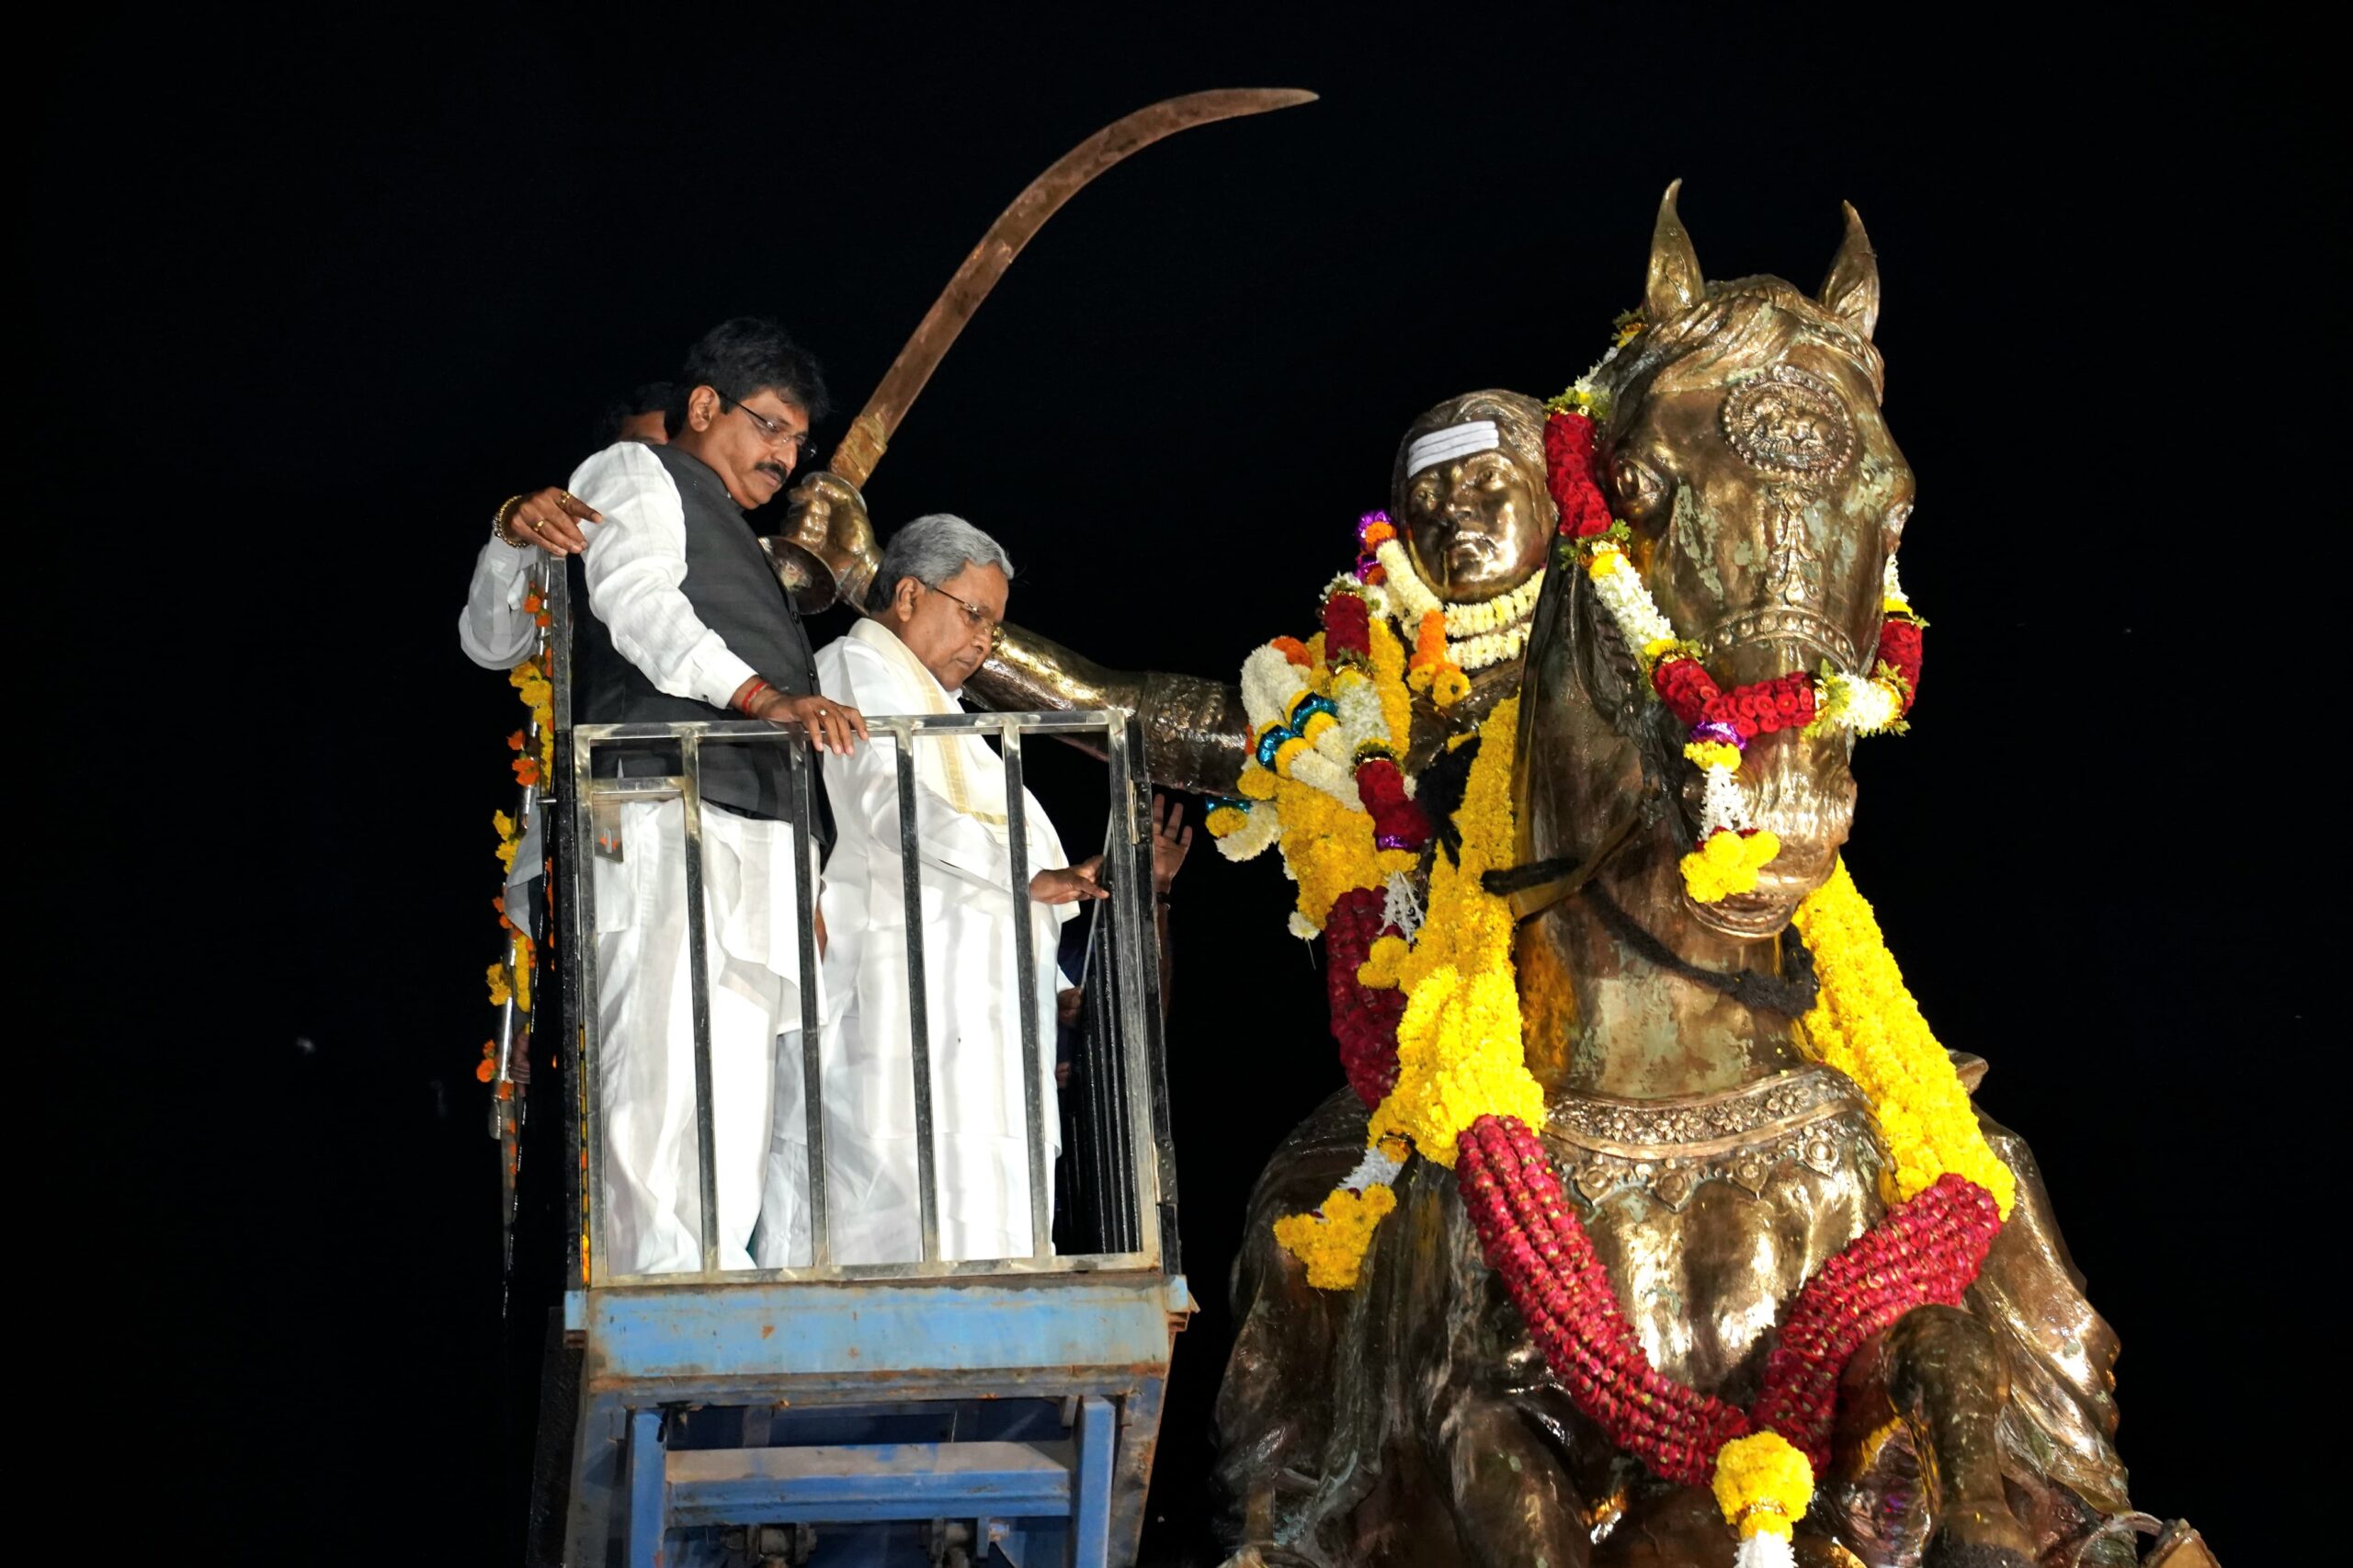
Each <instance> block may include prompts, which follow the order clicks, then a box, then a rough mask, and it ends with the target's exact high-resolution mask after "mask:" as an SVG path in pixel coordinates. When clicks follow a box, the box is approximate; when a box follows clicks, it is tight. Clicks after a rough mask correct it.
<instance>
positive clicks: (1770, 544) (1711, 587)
mask: <svg viewBox="0 0 2353 1568" xmlns="http://www.w3.org/2000/svg"><path fill="white" fill-rule="evenodd" d="M1678 183H1679V182H1678ZM1676 188H1677V187H1674V186H1670V187H1668V188H1667V193H1666V199H1665V201H1664V202H1663V203H1661V205H1660V209H1659V216H1658V226H1657V229H1656V232H1655V233H1654V238H1653V241H1652V247H1651V259H1650V278H1649V284H1648V288H1647V290H1646V292H1645V297H1644V301H1643V330H1642V331H1641V333H1640V334H1639V335H1637V336H1635V337H1634V338H1633V339H1632V340H1631V342H1630V343H1628V344H1627V345H1626V347H1624V348H1623V349H1621V350H1620V352H1619V354H1618V355H1617V356H1616V357H1615V358H1613V359H1612V360H1611V361H1610V362H1609V363H1608V365H1607V366H1605V367H1604V369H1602V371H1601V372H1600V374H1599V376H1598V377H1597V380H1598V381H1599V383H1600V385H1601V387H1602V390H1603V391H1604V392H1606V393H1607V395H1608V417H1607V422H1606V430H1605V433H1604V437H1603V444H1602V447H1601V450H1600V456H1599V460H1600V462H1601V465H1602V470H1601V481H1602V484H1603V488H1604V491H1605V492H1606V493H1607V494H1608V496H1609V498H1610V501H1611V504H1612V507H1613V509H1614V511H1615V512H1616V514H1617V515H1618V516H1619V517H1621V518H1623V519H1624V520H1625V521H1626V522H1627V523H1628V524H1629V525H1630V526H1631V528H1632V529H1633V531H1634V540H1633V542H1632V544H1631V548H1630V551H1629V553H1630V555H1631V558H1632V559H1633V560H1634V561H1635V562H1637V563H1638V564H1639V566H1640V568H1641V570H1642V573H1643V580H1644V581H1645V583H1646V584H1647V585H1648V586H1649V588H1650V591H1651V595H1652V597H1653V598H1654V600H1655V601H1656V603H1657V605H1658V607H1659V608H1660V610H1661V611H1663V612H1664V613H1665V616H1666V618H1667V619H1669V620H1670V621H1672V622H1673V623H1674V626H1675V630H1676V632H1677V635H1679V636H1681V637H1683V638H1686V639H1688V640H1689V641H1691V642H1696V643H1698V644H1699V648H1700V649H1701V653H1700V659H1701V662H1702V663H1703V664H1704V665H1706V667H1707V669H1708V671H1709V673H1710V674H1711V676H1714V678H1715V680H1716V682H1717V683H1718V685H1719V686H1721V687H1722V688H1723V689H1724V690H1726V691H1730V690H1732V689H1733V688H1734V687H1740V686H1745V685H1747V684H1748V683H1751V682H1755V681H1762V680H1768V679H1771V678H1773V677H1775V676H1783V675H1789V674H1793V673H1796V672H1799V671H1813V670H1816V669H1818V668H1819V667H1820V666H1821V665H1822V664H1823V662H1824V661H1825V660H1827V661H1829V662H1830V663H1832V664H1834V665H1837V666H1838V667H1839V668H1840V669H1842V670H1847V671H1856V672H1859V673H1867V672H1868V669H1869V667H1870V666H1869V664H1868V662H1867V661H1869V660H1870V657H1871V655H1872V650H1873V649H1874V648H1875V647H1876V646H1877V643H1878V640H1879V629H1880V619H1881V573H1882V570H1883V567H1884V564H1885V562H1886V560H1887V557H1888V554H1889V552H1890V551H1893V549H1894V548H1895V542H1896V539H1897V536H1898V535H1899V534H1900V532H1901V531H1902V529H1903V526H1904V517H1905V515H1906V514H1907V513H1908V512H1909V511H1910V509H1911V505H1912V471H1911V469H1910V468H1909V466H1908V465H1906V464H1905V462H1904V456H1903V454H1902V453H1901V452H1900V451H1899V450H1897V449H1896V445H1895V441H1894V438H1893V437H1892V436H1890V435H1889V433H1888V429H1887V424H1886V421H1885V420H1884V419H1883V418H1882V417H1881V413H1880V393H1881V366H1880V358H1879V354H1878V351H1877V350H1876V349H1874V348H1873V347H1871V343H1870V333H1871V327H1872V325H1873V324H1874V322H1875V321H1876V319H1877V316H1878V313H1879V271H1878V267H1877V264H1876V262H1875V260H1874V259H1873V257H1872V255H1871V249H1870V240H1869V239H1868V237H1867V236H1866V235H1865V234H1864V233H1863V226H1862V223H1861V221H1860V220H1859V219H1858V218H1857V217H1856V216H1855V212H1854V209H1852V208H1851V207H1850V208H1848V209H1847V235H1846V240H1845V243H1844V244H1842V245H1841V246H1840V247H1839V251H1838V255H1837V258H1836V261H1835V262H1833V264H1832V266H1831V268H1830V276H1829V279H1828V281H1827V282H1825V283H1824V286H1823V289H1822V291H1821V293H1820V294H1819V295H1818V296H1816V297H1814V298H1808V297H1807V296H1806V295H1804V294H1803V293H1802V292H1801V291H1799V290H1797V289H1795V288H1793V287H1791V286H1790V284H1788V283H1785V282H1783V281H1782V280H1781V279H1779V278H1739V279H1735V280H1733V281H1731V282H1717V283H1710V282H1707V281H1705V280H1704V279H1703V278H1702V277H1701V274H1700V271H1699V260H1698V258H1697V256H1695V255H1694V254H1693V251H1692V247H1691V241H1690V237H1689V236H1688V234H1687V233H1685V232H1684V229H1683V225H1682V223H1681V222H1680V221H1679V220H1678V219H1677V215H1676V210H1675V198H1676ZM1578 597H1579V598H1580V599H1582V601H1583V602H1582V603H1580V604H1577V605H1575V606H1573V607H1570V608H1569V613H1570V615H1571V617H1572V618H1573V619H1574V620H1576V621H1579V622H1590V621H1592V620H1594V619H1607V617H1606V616H1601V615H1599V614H1598V611H1597V607H1596V606H1595V605H1594V603H1593V601H1592V599H1591V596H1590V594H1589V592H1587V591H1585V590H1582V589H1580V591H1579V595H1578ZM1556 624H1557V623H1556ZM1582 640H1583V641H1586V643H1587V647H1588V651H1589V653H1590V654H1591V657H1589V658H1587V659H1585V660H1582V661H1577V662H1579V663H1582V664H1583V665H1585V666H1586V667H1585V668H1584V669H1583V670H1582V671H1579V672H1576V673H1574V674H1572V675H1571V676H1570V678H1571V680H1572V681H1573V682H1574V684H1578V685H1583V686H1586V687H1587V689H1588V691H1589V692H1591V693H1593V694H1594V695H1597V696H1599V697H1601V698H1602V699H1603V701H1604V704H1605V706H1606V707H1607V708H1609V709H1614V710H1615V719H1616V722H1617V726H1618V728H1619V731H1620V734H1621V735H1624V734H1628V733H1629V732H1630V731H1631V732H1633V733H1632V734H1631V738H1633V739H1635V740H1636V741H1637V743H1638V749H1639V750H1640V751H1642V752H1644V753H1647V754H1648V756H1647V758H1646V762H1647V767H1646V771H1647V773H1648V774H1649V776H1650V778H1652V779H1654V780H1660V779H1664V780H1665V781H1668V783H1669V785H1670V793H1671V794H1673V795H1675V796H1676V797H1677V801H1676V805H1677V809H1678V810H1677V814H1679V815H1680V816H1681V817H1682V818H1683V819H1684V820H1683V823H1682V826H1683V827H1684V828H1685V829H1686V830H1688V828H1689V827H1690V825H1691V824H1692V823H1693V822H1695V821H1696V820H1697V811H1698V806H1699V791H1700V777H1699V771H1698V770H1697V769H1696V768H1694V767H1691V766H1689V765H1688V764H1687V763H1685V762H1683V761H1682V759H1681V756H1680V747H1681V738H1682V737H1681V733H1680V730H1679V727H1678V726H1677V725H1676V724H1675V722H1674V721H1673V720H1672V718H1671V717H1669V716H1668V715H1666V714H1665V712H1664V711H1663V710H1662V709H1661V707H1660V705H1659V704H1657V703H1654V702H1645V703H1639V704H1638V703H1635V702H1633V701H1632V700H1631V698H1632V697H1633V696H1634V695H1636V694H1635V693H1634V692H1633V691H1632V690H1631V688H1630V687H1628V686H1627V684H1626V682H1627V678H1628V677H1627V676H1625V675H1624V674H1623V673H1622V672H1623V671H1624V670H1625V669H1626V668H1627V667H1628V656H1629V651H1627V650H1623V649H1620V648H1618V647H1616V646H1615V644H1614V642H1611V641H1610V640H1609V639H1608V636H1607V634H1606V633H1602V634H1601V635H1600V637H1599V639H1598V641H1596V640H1595V639H1593V638H1584V639H1582ZM1605 664H1606V665H1611V666H1614V668H1613V669H1610V670H1604V669H1603V668H1602V667H1601V666H1602V665H1605ZM1534 668H1535V665H1531V670H1532V671H1533V670H1534ZM1556 689H1557V688H1556ZM1582 749H1585V750H1586V751H1588V753H1589V752H1590V750H1591V746H1590V744H1587V745H1586V747H1584V748H1582ZM1850 750H1851V742H1850V740H1849V739H1848V738H1847V736H1846V735H1845V734H1844V733H1841V732H1833V733H1826V734H1824V735H1821V736H1818V737H1808V736H1806V735H1803V734H1802V733H1799V732H1798V731H1797V730H1795V729H1790V730H1782V731H1779V732H1778V733H1771V734H1760V735H1758V736H1756V738H1755V739H1753V740H1752V741H1751V742H1750V743H1749V744H1748V748H1747V752H1746V756H1745V761H1744V764H1743V766H1742V767H1741V769H1740V775H1739V781H1740V786H1741V788H1742V790H1744V791H1745V792H1746V794H1747V796H1748V800H1749V806H1750V810H1751V811H1752V812H1753V813H1754V817H1755V821H1756V825H1757V826H1759V827H1762V828H1767V829H1769V830H1770V831H1771V832H1773V833H1774V834H1775V835H1778V836H1779V839H1780V841H1781V851H1780V854H1779V857H1778V858H1776V859H1775V860H1774V861H1773V862H1772V863H1771V864H1770V865H1768V867H1767V868H1766V869H1765V871H1764V873H1763V876H1762V879H1761V881H1759V884H1758V886H1757V887H1756V891H1754V892H1749V893H1746V894H1741V895H1736V896H1734V897H1732V898H1728V899H1725V900H1724V901H1722V903H1712V904H1703V903H1692V904H1691V905H1690V906H1689V908H1690V913H1691V914H1692V915H1695V916H1696V917H1697V918H1698V919H1699V921H1700V922H1701V923H1702V924H1704V925H1706V926H1709V927H1711V928H1712V929H1714V930H1716V931H1718V932H1721V933H1722V934H1724V935H1727V936H1732V937H1765V936H1769V935H1771V934H1773V933H1774V932H1777V931H1779V929H1780V928H1781V927H1782V926H1784V925H1785V924H1787V922H1788V920H1789V918H1790V914H1791V913H1792V911H1794V910H1795V908H1796V907H1797V904H1798V903H1799V901H1800V900H1801V899H1802V898H1803V897H1804V896H1805V895H1806V894H1807V893H1808V892H1812V891H1813V889H1814V888H1815V887H1816V886H1818V885H1819V884H1820V883H1821V882H1822V881H1823V880H1824V878H1825V877H1827V876H1828V875H1829V873H1830V869H1831V866H1832V863H1833V860H1834V859H1835V858H1836V853H1837V850H1838V846H1840V845H1841V844H1843V843H1844V842H1845V841H1846V838H1847V828H1848V826H1849V824H1850V823H1851V821H1852V818H1853V813H1854V799H1855V784H1854V778H1853V776H1852V774H1851V773H1850V772H1849V771H1848V767H1847V762H1848V755H1849V752H1850ZM1628 760H1631V759H1628ZM1624 785H1625V779H1624V778H1623V775H1622V769H1621V776H1620V780H1619V788H1620V790H1622V789H1623V788H1624ZM1565 803H1567V802H1564V804H1565ZM1590 804H1598V802H1591V803H1590ZM1575 836H1576V835H1574V833H1572V834H1570V835H1568V837H1569V838H1570V839H1572V840H1574V837H1575ZM1683 841H1684V842H1685V843H1686V844H1687V845H1688V842H1689V834H1688V831H1686V832H1685V833H1684V834H1683Z"/></svg>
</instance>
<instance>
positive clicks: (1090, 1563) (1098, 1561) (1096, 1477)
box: [1071, 1394, 1120, 1568]
mask: <svg viewBox="0 0 2353 1568" xmlns="http://www.w3.org/2000/svg"><path fill="white" fill-rule="evenodd" d="M1119 1436H1120V1413H1119V1412H1118V1411H1116V1410H1114V1409H1113V1408H1112V1407H1111V1402H1110V1401H1109V1400H1108V1399H1105V1398H1104V1397H1102V1396H1101V1395H1100V1394H1089V1395H1087V1396H1086V1398H1084V1399H1082V1400H1080V1401H1079V1402H1078V1430H1077V1432H1076V1433H1075V1434H1074V1437H1076V1439H1077V1440H1076V1441H1075V1442H1074V1443H1073V1444H1072V1445H1071V1460H1072V1462H1073V1463H1074V1464H1075V1465H1076V1466H1077V1468H1078V1473H1077V1474H1076V1475H1074V1476H1073V1477H1072V1478H1071V1517H1072V1525H1071V1561H1072V1562H1074V1563H1075V1564H1076V1565H1077V1568H1108V1564H1109V1562H1110V1560H1111V1461H1112V1460H1113V1458H1114V1456H1115V1455H1116V1454H1117V1453H1118V1451H1119Z"/></svg>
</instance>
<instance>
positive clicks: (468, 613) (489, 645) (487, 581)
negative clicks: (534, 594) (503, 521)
mask: <svg viewBox="0 0 2353 1568" xmlns="http://www.w3.org/2000/svg"><path fill="white" fill-rule="evenodd" d="M534 553H535V551H534V549H533V547H532V546H530V545H525V546H523V547H522V548H521V549H519V550H518V549H517V548H516V547H515V546H513V545H511V544H502V543H501V542H499V540H497V539H495V538H492V539H490V540H485V541H484V542H483V547H482V556H481V558H480V559H479V560H477V561H476V562H474V574H473V580H472V582H470V583H468V584H467V585H466V608H465V611H464V613H463V614H461V615H460V616H459V617H458V646H460V648H463V649H464V650H465V651H466V657H467V658H469V659H472V661H473V662H474V663H475V664H477V665H481V666H482V667H483V668H484V669H486V670H510V669H513V668H514V667H515V666H516V665H518V664H521V663H522V662H523V661H524V660H525V659H527V658H529V657H530V655H531V650H532V649H534V648H536V647H538V646H539V642H540V628H539V624H538V622H536V621H535V620H533V619H531V617H529V616H528V615H526V614H524V613H523V598H524V596H525V595H526V594H527V593H529V591H530V583H531V558H532V556H533V554H534Z"/></svg>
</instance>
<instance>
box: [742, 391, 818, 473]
mask: <svg viewBox="0 0 2353 1568" xmlns="http://www.w3.org/2000/svg"><path fill="white" fill-rule="evenodd" d="M735 406H736V407H737V408H739V409H741V410H743V412H744V417H745V418H746V419H748V420H750V421H751V422H752V423H753V424H755V425H756V426H759V427H760V434H761V435H763V436H766V437H767V438H768V445H770V446H772V447H782V448H783V449H785V450H786V451H788V452H790V453H791V454H792V459H793V461H794V463H795V464H796V465H797V464H800V463H805V462H815V461H816V460H817V449H816V448H814V447H813V446H811V445H810V444H809V432H808V431H806V430H788V429H786V428H785V427H784V426H781V425H779V424H778V423H777V422H776V421H775V420H773V419H770V418H768V417H767V415H764V414H762V413H760V412H759V411H758V410H757V409H756V408H754V407H753V406H752V405H751V404H750V403H742V402H738V403H736V404H735Z"/></svg>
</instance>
